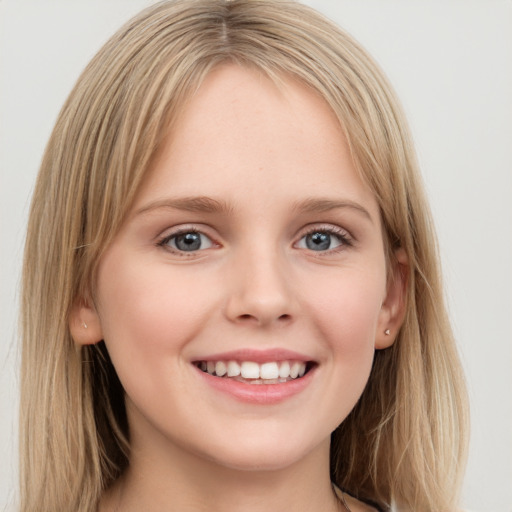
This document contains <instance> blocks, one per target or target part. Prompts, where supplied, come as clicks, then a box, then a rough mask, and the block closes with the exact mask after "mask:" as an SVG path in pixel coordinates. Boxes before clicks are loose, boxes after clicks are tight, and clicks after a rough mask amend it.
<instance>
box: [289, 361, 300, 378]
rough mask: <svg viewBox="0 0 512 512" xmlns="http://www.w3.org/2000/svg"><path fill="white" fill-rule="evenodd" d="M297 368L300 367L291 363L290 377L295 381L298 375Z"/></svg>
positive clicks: (298, 364)
mask: <svg viewBox="0 0 512 512" xmlns="http://www.w3.org/2000/svg"><path fill="white" fill-rule="evenodd" d="M299 366H300V363H297V362H295V363H293V364H292V366H291V368H290V377H291V378H292V379H296V378H297V377H298V375H299Z"/></svg>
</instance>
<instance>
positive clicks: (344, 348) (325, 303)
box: [310, 266, 386, 358]
mask: <svg viewBox="0 0 512 512" xmlns="http://www.w3.org/2000/svg"><path fill="white" fill-rule="evenodd" d="M368 268H372V267H366V268H364V269H357V268H351V269H343V270H342V271H340V273H339V275H335V276H332V275H331V276H330V279H329V280H328V281H327V280H326V282H325V287H324V289H326V290H328V291H327V292H324V293H319V287H318V286H317V287H316V288H315V289H316V290H317V291H316V293H315V294H314V296H312V297H311V300H310V307H311V310H313V314H314V315H315V317H316V318H317V322H316V325H317V327H318V328H319V329H321V331H322V338H323V339H325V340H326V341H327V343H328V344H329V345H330V346H331V348H333V349H336V351H335V354H336V356H339V357H343V358H348V357H357V356H362V357H366V358H367V357H368V355H371V357H373V352H374V343H375V334H376V329H377V323H378V320H379V314H380V312H381V307H382V301H383V298H384V290H385V286H386V285H385V281H386V277H385V269H384V267H383V266H382V271H379V272H375V271H374V272H368ZM376 268H377V269H379V268H380V267H379V266H377V267H376ZM317 284H318V283H317Z"/></svg>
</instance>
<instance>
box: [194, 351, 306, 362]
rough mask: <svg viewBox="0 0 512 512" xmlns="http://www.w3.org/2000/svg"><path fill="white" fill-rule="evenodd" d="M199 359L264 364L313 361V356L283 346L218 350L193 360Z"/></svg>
mask: <svg viewBox="0 0 512 512" xmlns="http://www.w3.org/2000/svg"><path fill="white" fill-rule="evenodd" d="M198 361H252V362H254V363H258V364H262V363H266V362H270V361H304V362H308V361H313V358H311V357H309V356H307V355H304V354H300V353H298V352H294V351H293V350H287V349H283V348H275V349H266V350H261V349H249V348H247V349H238V350H232V351H228V352H218V353H216V354H209V355H205V356H201V357H196V358H194V359H193V362H198Z"/></svg>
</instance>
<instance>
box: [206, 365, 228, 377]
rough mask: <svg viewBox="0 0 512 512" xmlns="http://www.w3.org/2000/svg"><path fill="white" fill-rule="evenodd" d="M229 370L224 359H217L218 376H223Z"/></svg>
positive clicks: (216, 371)
mask: <svg viewBox="0 0 512 512" xmlns="http://www.w3.org/2000/svg"><path fill="white" fill-rule="evenodd" d="M227 371H228V369H227V366H226V363H225V362H224V361H217V363H216V364H215V373H216V374H217V376H218V377H222V376H223V375H226V373H227ZM208 373H209V372H208Z"/></svg>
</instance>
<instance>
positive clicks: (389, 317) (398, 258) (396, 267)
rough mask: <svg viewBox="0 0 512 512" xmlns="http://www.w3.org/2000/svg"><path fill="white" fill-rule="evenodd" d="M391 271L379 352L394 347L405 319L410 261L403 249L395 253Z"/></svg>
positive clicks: (378, 337)
mask: <svg viewBox="0 0 512 512" xmlns="http://www.w3.org/2000/svg"><path fill="white" fill-rule="evenodd" d="M389 271H390V276H389V278H388V284H387V291H386V297H385V299H384V302H383V303H382V308H381V311H380V315H379V321H378V325H377V333H376V336H375V348H376V349H377V350H379V349H383V348H388V347H390V346H391V345H393V343H394V342H395V339H396V336H397V334H398V331H399V329H400V327H401V326H402V323H403V321H404V318H405V311H406V296H407V281H408V277H407V276H408V273H409V259H408V257H407V254H406V252H405V251H404V250H403V249H401V248H400V249H397V250H396V251H395V257H394V260H393V263H392V267H391V268H390V269H389Z"/></svg>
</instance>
